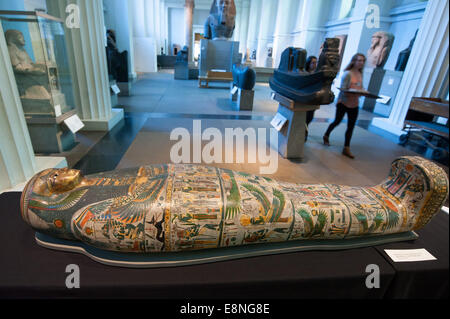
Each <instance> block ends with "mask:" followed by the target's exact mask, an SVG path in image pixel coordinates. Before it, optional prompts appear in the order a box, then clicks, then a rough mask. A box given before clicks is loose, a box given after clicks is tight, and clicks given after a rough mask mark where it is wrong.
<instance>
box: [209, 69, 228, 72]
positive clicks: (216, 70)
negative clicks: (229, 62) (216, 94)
mask: <svg viewBox="0 0 450 319" xmlns="http://www.w3.org/2000/svg"><path fill="white" fill-rule="evenodd" d="M211 71H212V72H227V70H223V69H212V70H211Z"/></svg>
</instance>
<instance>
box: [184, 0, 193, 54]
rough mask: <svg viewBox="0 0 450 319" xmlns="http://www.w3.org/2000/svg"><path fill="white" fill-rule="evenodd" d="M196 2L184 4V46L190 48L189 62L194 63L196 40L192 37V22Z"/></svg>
mask: <svg viewBox="0 0 450 319" xmlns="http://www.w3.org/2000/svg"><path fill="white" fill-rule="evenodd" d="M194 7H195V3H194V0H185V3H184V34H185V40H184V45H186V46H187V47H188V48H189V51H188V52H189V56H188V62H191V61H193V56H194V55H193V51H194V45H193V43H194V39H193V36H192V20H193V17H194Z"/></svg>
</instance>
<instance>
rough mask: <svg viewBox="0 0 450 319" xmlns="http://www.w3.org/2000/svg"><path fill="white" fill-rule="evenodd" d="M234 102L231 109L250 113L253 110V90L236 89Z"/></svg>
mask: <svg viewBox="0 0 450 319" xmlns="http://www.w3.org/2000/svg"><path fill="white" fill-rule="evenodd" d="M235 96H236V100H235V101H236V102H233V108H234V109H235V110H237V111H251V110H253V98H254V96H255V91H254V90H243V89H237V92H236V94H235Z"/></svg>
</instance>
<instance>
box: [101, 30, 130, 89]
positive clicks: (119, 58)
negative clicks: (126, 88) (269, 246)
mask: <svg viewBox="0 0 450 319" xmlns="http://www.w3.org/2000/svg"><path fill="white" fill-rule="evenodd" d="M106 37H107V46H106V60H107V62H108V74H109V75H110V76H111V77H112V78H113V79H114V80H116V81H117V82H128V51H126V50H125V51H122V52H119V49H118V48H117V44H116V33H115V31H114V30H108V31H107V32H106Z"/></svg>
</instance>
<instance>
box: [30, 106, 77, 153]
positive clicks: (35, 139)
mask: <svg viewBox="0 0 450 319" xmlns="http://www.w3.org/2000/svg"><path fill="white" fill-rule="evenodd" d="M74 114H76V110H72V111H70V112H67V113H64V114H63V115H61V116H58V117H56V118H55V117H32V118H27V119H26V121H27V126H28V131H29V133H30V138H31V144H32V145H33V151H34V152H35V153H47V154H48V153H61V152H65V151H68V150H70V149H72V148H73V147H74V146H75V145H76V142H75V134H73V133H72V132H71V131H70V130H69V128H68V127H67V126H66V125H65V124H64V120H65V119H67V118H69V117H70V116H72V115H74Z"/></svg>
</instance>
